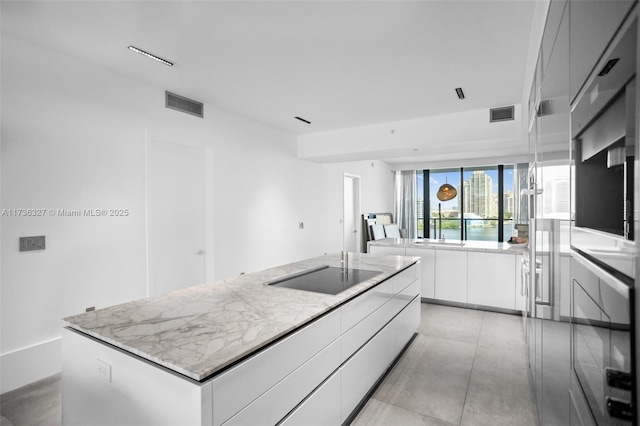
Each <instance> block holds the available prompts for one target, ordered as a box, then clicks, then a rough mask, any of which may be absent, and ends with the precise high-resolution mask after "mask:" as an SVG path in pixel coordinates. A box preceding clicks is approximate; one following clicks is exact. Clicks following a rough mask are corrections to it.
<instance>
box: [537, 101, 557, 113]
mask: <svg viewBox="0 0 640 426" xmlns="http://www.w3.org/2000/svg"><path fill="white" fill-rule="evenodd" d="M552 113H553V112H552V111H551V101H550V100H549V99H546V100H542V101H541V102H540V105H538V109H537V110H536V115H537V116H538V117H542V116H543V115H549V114H552Z"/></svg>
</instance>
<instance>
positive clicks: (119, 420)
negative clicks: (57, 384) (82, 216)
mask: <svg viewBox="0 0 640 426" xmlns="http://www.w3.org/2000/svg"><path fill="white" fill-rule="evenodd" d="M322 265H326V266H330V267H334V268H341V267H342V266H343V265H341V257H340V255H331V256H321V257H317V258H313V259H309V260H306V261H301V262H296V263H292V264H289V265H284V266H280V267H276V268H271V269H268V270H265V271H261V272H256V273H251V274H246V275H242V276H239V277H235V278H231V279H225V280H221V281H217V282H214V283H210V284H203V285H198V286H194V287H189V288H185V289H182V290H177V291H174V292H171V293H168V294H166V295H163V296H160V297H155V298H147V299H142V300H137V301H133V302H129V303H125V304H122V305H117V306H113V307H109V308H105V309H100V310H96V311H93V312H88V313H84V314H81V315H76V316H73V317H68V318H65V319H64V321H65V325H66V327H65V328H64V330H63V373H62V374H63V376H62V377H63V380H62V399H63V406H62V420H63V424H154V425H155V424H203V425H221V424H229V425H231V424H275V423H278V422H283V423H285V424H341V423H343V422H345V421H346V420H348V419H349V418H350V416H352V414H353V413H354V412H355V410H356V409H357V408H358V406H359V404H360V403H361V402H362V400H363V398H365V397H366V395H367V394H368V392H369V391H370V389H371V388H372V387H373V386H374V385H375V384H376V382H377V380H378V379H379V378H380V377H381V376H382V375H383V374H384V372H385V371H386V370H387V369H388V368H389V366H390V365H391V364H392V363H393V361H394V359H395V358H396V357H397V356H398V355H399V354H400V353H401V351H402V350H403V348H404V347H405V346H406V345H407V343H408V342H409V341H410V340H411V339H412V337H413V335H414V333H415V331H416V329H417V327H418V325H419V321H420V273H421V268H420V265H419V258H415V257H404V256H403V257H399V256H378V255H367V254H355V253H349V258H348V269H347V271H351V272H350V273H352V274H353V273H354V272H353V271H357V270H366V271H374V272H376V273H377V274H375V275H374V276H373V277H372V278H369V279H366V280H364V281H363V282H361V283H358V284H356V285H353V286H352V287H350V288H347V289H345V290H344V291H341V292H339V293H337V294H324V293H320V292H316V291H303V290H297V289H291V288H285V287H281V286H278V285H268V284H267V283H269V282H274V280H277V279H279V278H281V277H283V276H284V277H288V276H293V275H295V274H299V273H301V272H304V271H309V270H312V269H314V268H317V267H319V266H322Z"/></svg>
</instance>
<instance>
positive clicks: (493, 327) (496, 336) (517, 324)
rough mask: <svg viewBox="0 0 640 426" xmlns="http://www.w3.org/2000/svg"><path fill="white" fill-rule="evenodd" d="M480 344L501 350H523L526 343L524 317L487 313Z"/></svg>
mask: <svg viewBox="0 0 640 426" xmlns="http://www.w3.org/2000/svg"><path fill="white" fill-rule="evenodd" d="M478 343H480V344H482V345H486V346H491V347H492V348H496V349H500V350H515V351H521V350H523V348H524V347H525V342H524V332H523V328H522V317H520V316H518V315H509V314H498V313H495V312H485V314H484V317H483V318H482V328H481V330H480V337H479V339H478Z"/></svg>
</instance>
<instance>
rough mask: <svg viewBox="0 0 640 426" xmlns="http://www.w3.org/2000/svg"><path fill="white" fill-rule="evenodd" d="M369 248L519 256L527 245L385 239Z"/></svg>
mask: <svg viewBox="0 0 640 426" xmlns="http://www.w3.org/2000/svg"><path fill="white" fill-rule="evenodd" d="M369 246H381V247H398V248H428V249H437V250H464V251H479V252H497V253H512V254H519V253H524V252H526V251H527V245H511V244H509V243H499V242H496V241H472V240H468V241H460V240H445V241H444V242H440V241H439V240H437V239H428V238H424V239H422V238H420V239H409V238H385V239H382V240H375V241H369Z"/></svg>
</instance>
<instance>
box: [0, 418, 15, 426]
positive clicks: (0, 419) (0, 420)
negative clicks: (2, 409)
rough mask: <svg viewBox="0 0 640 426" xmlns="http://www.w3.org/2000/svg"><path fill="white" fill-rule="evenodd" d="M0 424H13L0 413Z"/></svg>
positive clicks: (6, 425)
mask: <svg viewBox="0 0 640 426" xmlns="http://www.w3.org/2000/svg"><path fill="white" fill-rule="evenodd" d="M0 426H15V425H14V424H13V423H11V420H9V419H8V418H6V417H5V416H2V415H0Z"/></svg>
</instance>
